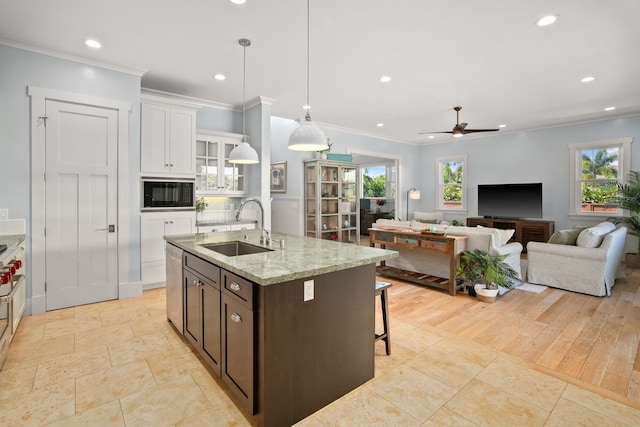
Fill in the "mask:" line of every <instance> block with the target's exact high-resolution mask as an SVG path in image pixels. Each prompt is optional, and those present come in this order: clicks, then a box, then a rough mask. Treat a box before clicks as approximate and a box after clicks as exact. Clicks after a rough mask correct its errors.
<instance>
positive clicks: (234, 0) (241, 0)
mask: <svg viewBox="0 0 640 427" xmlns="http://www.w3.org/2000/svg"><path fill="white" fill-rule="evenodd" d="M246 2H247V0H231V3H233V4H245V3H246Z"/></svg>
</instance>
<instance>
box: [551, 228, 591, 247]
mask: <svg viewBox="0 0 640 427" xmlns="http://www.w3.org/2000/svg"><path fill="white" fill-rule="evenodd" d="M585 228H587V227H576V228H569V229H567V230H558V231H556V232H555V233H553V234H552V235H551V238H549V241H548V242H547V243H553V244H556V245H573V246H575V245H576V241H577V240H578V236H579V235H580V233H581V232H582V231H583V230H584V229H585Z"/></svg>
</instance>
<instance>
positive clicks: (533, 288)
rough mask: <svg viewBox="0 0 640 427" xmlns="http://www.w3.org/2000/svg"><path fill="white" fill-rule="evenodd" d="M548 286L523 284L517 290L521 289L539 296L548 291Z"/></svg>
mask: <svg viewBox="0 0 640 427" xmlns="http://www.w3.org/2000/svg"><path fill="white" fill-rule="evenodd" d="M547 287H548V286H544V285H534V284H533V283H526V282H522V284H521V285H520V286H518V287H516V289H520V290H521V291H526V292H533V293H534V294H539V293H540V292H542V291H544V290H545V289H547Z"/></svg>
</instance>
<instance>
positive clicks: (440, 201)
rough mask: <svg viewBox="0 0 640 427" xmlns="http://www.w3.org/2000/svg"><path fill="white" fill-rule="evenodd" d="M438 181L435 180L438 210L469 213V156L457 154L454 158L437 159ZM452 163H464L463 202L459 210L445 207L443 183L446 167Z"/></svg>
mask: <svg viewBox="0 0 640 427" xmlns="http://www.w3.org/2000/svg"><path fill="white" fill-rule="evenodd" d="M435 162H436V167H435V171H436V179H435V187H436V188H435V194H436V200H437V203H436V210H438V211H445V212H467V200H468V197H467V171H468V170H469V164H468V155H467V154H457V155H454V156H443V157H436V159H435ZM450 162H460V163H462V183H461V184H460V187H461V188H462V200H461V206H460V207H459V208H450V207H445V205H444V187H445V183H444V182H443V175H444V174H443V170H444V165H445V164H446V163H450Z"/></svg>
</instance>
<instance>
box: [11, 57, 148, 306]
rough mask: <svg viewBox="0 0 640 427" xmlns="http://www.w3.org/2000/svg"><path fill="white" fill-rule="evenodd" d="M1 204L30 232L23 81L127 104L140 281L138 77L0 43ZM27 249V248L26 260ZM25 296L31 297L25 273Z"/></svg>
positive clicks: (134, 274) (134, 269)
mask: <svg viewBox="0 0 640 427" xmlns="http://www.w3.org/2000/svg"><path fill="white" fill-rule="evenodd" d="M0 64H2V65H1V66H0V153H1V154H0V158H1V159H2V160H1V161H0V183H2V185H0V208H8V209H9V217H10V218H26V220H27V238H29V237H30V235H31V211H30V210H31V208H30V197H31V182H30V164H31V163H30V162H31V160H30V149H31V139H30V138H31V137H30V119H29V117H30V99H29V97H28V96H27V86H36V87H41V88H46V89H55V90H61V91H67V92H74V93H79V94H85V95H93V96H99V97H103V98H110V99H115V100H119V101H125V102H129V103H131V108H132V110H131V116H130V121H129V124H130V128H129V144H130V145H129V152H128V155H129V159H130V162H129V176H130V179H131V188H130V208H131V216H130V225H129V227H130V236H131V242H130V247H131V248H130V252H129V253H130V260H129V265H130V266H131V271H130V275H129V280H130V282H136V281H139V280H140V221H139V216H138V215H139V203H140V202H139V197H140V194H139V184H138V176H139V170H140V77H137V76H134V75H131V74H126V73H121V72H116V71H112V70H107V69H104V68H99V67H94V66H90V65H85V64H81V63H78V62H73V61H68V60H64V59H59V58H54V57H51V56H47V55H41V54H38V53H33V52H28V51H24V50H21V49H15V48H12V47H8V46H5V45H0ZM30 256H31V254H30V252H29V251H28V252H27V258H28V264H29V263H30ZM27 296H28V297H30V296H31V283H30V280H29V278H28V282H27Z"/></svg>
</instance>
